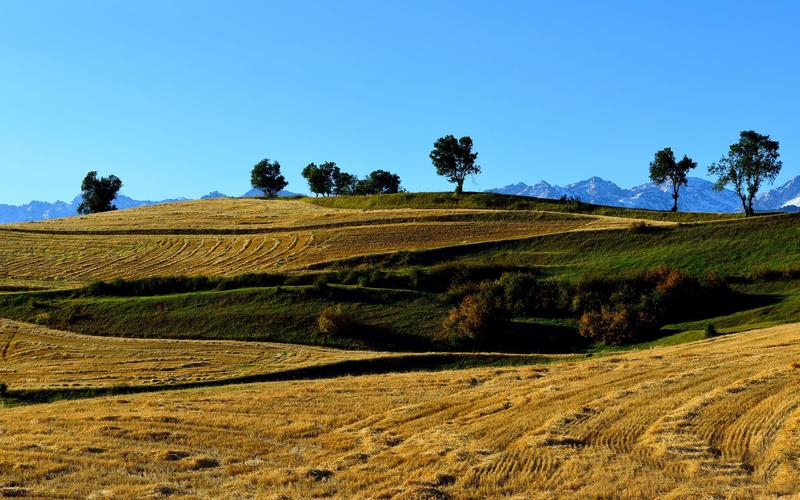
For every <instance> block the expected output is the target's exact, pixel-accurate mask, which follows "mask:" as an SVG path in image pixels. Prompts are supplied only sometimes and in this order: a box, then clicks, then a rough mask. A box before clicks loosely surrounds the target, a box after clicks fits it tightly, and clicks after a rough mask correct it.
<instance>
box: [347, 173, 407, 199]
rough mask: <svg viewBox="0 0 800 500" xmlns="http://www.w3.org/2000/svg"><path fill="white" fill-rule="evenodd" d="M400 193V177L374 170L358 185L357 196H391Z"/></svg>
mask: <svg viewBox="0 0 800 500" xmlns="http://www.w3.org/2000/svg"><path fill="white" fill-rule="evenodd" d="M399 191H400V176H399V175H397V174H393V173H391V172H389V171H387V170H373V171H372V172H370V173H369V175H368V176H367V177H365V178H364V179H361V180H360V181H358V184H356V189H355V192H356V194H391V193H397V192H399Z"/></svg>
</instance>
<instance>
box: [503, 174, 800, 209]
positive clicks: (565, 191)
mask: <svg viewBox="0 0 800 500" xmlns="http://www.w3.org/2000/svg"><path fill="white" fill-rule="evenodd" d="M489 192H492V193H502V194H514V195H519V196H533V197H536V198H550V199H558V198H561V197H562V196H567V197H570V198H576V199H579V200H581V201H584V202H586V203H594V204H598V205H611V206H618V207H630V208H647V209H652V210H669V209H670V208H671V207H672V194H671V189H670V186H669V185H667V184H662V185H658V184H654V183H652V182H649V183H647V184H642V185H640V186H634V187H632V188H630V189H623V188H621V187H619V186H617V185H616V184H614V183H613V182H611V181H607V180H604V179H601V178H600V177H591V178H589V179H586V180H584V181H580V182H575V183H572V184H567V185H566V186H554V185H552V184H549V183H547V182H545V181H540V182H538V183H536V184H534V185H533V186H529V185H527V184H525V183H522V182H520V183H517V184H510V185H508V186H506V187H503V188H496V189H490V190H489ZM755 205H756V208H757V209H758V210H765V211H766V210H792V209H794V210H796V209H798V208H800V176H797V177H795V178H793V179H791V180H790V181H788V182H787V183H786V184H783V185H782V186H780V187H777V188H775V189H773V190H771V191H769V192H766V193H763V194H761V195H760V196H758V198H757V199H756V202H755ZM678 209H680V210H682V211H687V212H740V211H741V210H742V204H741V202H740V200H739V197H738V196H736V193H734V192H733V191H731V190H728V189H723V190H722V191H716V190H714V183H713V182H710V181H707V180H705V179H701V178H699V177H690V178H689V183H688V184H687V185H686V186H683V187H681V191H680V196H679V198H678Z"/></svg>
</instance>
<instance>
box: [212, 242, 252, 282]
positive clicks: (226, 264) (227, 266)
mask: <svg viewBox="0 0 800 500" xmlns="http://www.w3.org/2000/svg"><path fill="white" fill-rule="evenodd" d="M237 240H239V239H238V238H236V239H233V240H232V241H231V250H233V253H229V254H228V255H226V256H225V258H224V259H223V260H222V261H220V262H219V263H217V264H216V265H217V266H218V267H220V268H222V269H223V273H224V274H229V273H232V271H233V270H234V264H235V263H236V262H238V261H240V260H241V259H242V256H243V255H246V252H247V249H248V247H249V246H250V243H251V242H252V239H251V238H245V239H244V241H243V242H242V246H241V248H238V249H236V247H237Z"/></svg>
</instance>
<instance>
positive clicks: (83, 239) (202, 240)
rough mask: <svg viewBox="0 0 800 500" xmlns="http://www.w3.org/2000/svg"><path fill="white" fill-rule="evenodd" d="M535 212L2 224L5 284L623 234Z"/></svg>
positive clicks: (285, 207) (217, 210)
mask: <svg viewBox="0 0 800 500" xmlns="http://www.w3.org/2000/svg"><path fill="white" fill-rule="evenodd" d="M630 223H631V221H630V220H627V219H623V218H611V217H598V216H585V215H580V214H567V213H548V212H542V211H535V210H527V211H513V212H511V211H507V210H489V211H487V210H480V211H478V210H465V209H449V208H445V209H435V210H421V209H407V208H399V209H393V210H381V211H363V210H356V209H340V208H325V207H321V206H318V205H314V204H310V203H306V202H304V201H294V200H273V201H266V200H255V199H232V198H224V199H212V200H199V201H192V202H180V203H170V204H164V205H156V206H148V207H138V208H132V209H130V210H123V211H117V212H107V213H103V214H96V215H91V216H83V217H70V218H66V219H55V220H49V221H41V222H32V223H27V224H11V225H3V226H0V284H3V283H4V282H5V283H6V284H13V282H15V281H22V282H26V283H30V282H41V284H44V285H48V284H54V285H58V284H59V283H61V284H67V285H69V284H74V283H80V282H88V281H92V280H98V279H113V278H143V277H150V276H174V275H208V276H219V275H224V276H232V275H236V274H243V273H253V272H275V271H293V270H300V269H303V268H305V267H307V266H309V265H311V264H318V263H321V262H325V261H330V260H334V259H338V258H344V257H351V256H353V255H367V254H372V253H382V252H393V251H400V250H414V249H424V248H436V247H443V246H450V245H458V244H466V243H475V242H486V241H494V240H502V239H513V238H524V237H531V236H536V235H542V234H552V233H560V232H564V231H576V230H590V229H591V230H594V229H609V228H621V227H626V226H628V225H630Z"/></svg>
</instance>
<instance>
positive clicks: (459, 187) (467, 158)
mask: <svg viewBox="0 0 800 500" xmlns="http://www.w3.org/2000/svg"><path fill="white" fill-rule="evenodd" d="M477 158H478V153H473V152H472V139H471V138H470V137H468V136H465V137H462V138H461V139H456V138H455V137H454V136H452V135H446V136H444V137H440V138H439V139H438V140H437V141H436V142H435V143H434V144H433V150H432V151H431V154H430V159H431V161H432V162H433V165H434V166H435V167H436V173H437V174H439V175H441V176H444V177H447V180H448V181H449V182H454V183H455V184H456V194H461V193H462V192H463V191H464V179H466V178H467V176H469V175H474V174H479V173H481V167H480V166H478V165H476V164H475V160H476V159H477Z"/></svg>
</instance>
